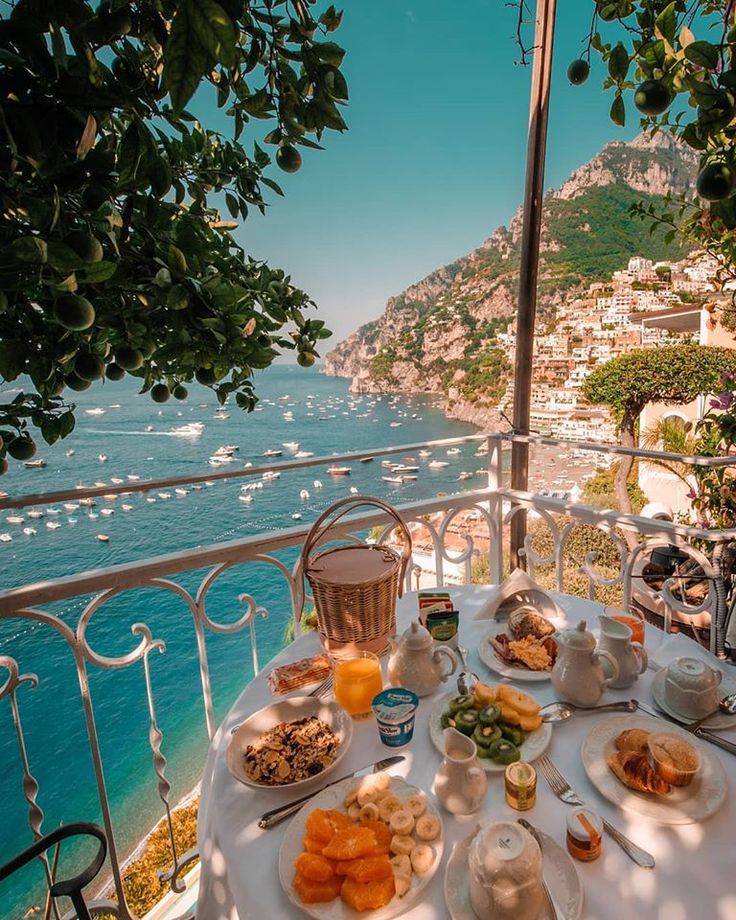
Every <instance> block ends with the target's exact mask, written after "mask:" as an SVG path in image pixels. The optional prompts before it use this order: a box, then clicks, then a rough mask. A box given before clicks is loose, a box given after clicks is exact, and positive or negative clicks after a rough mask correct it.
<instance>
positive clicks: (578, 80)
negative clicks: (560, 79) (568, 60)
mask: <svg viewBox="0 0 736 920" xmlns="http://www.w3.org/2000/svg"><path fill="white" fill-rule="evenodd" d="M589 74H590V64H589V63H588V62H587V61H584V60H583V59H582V58H579V59H578V60H577V61H573V62H572V64H570V66H569V67H568V68H567V79H568V80H569V81H570V82H571V83H572V85H573V86H580V85H581V84H582V83H585V81H586V80H587V79H588V76H589Z"/></svg>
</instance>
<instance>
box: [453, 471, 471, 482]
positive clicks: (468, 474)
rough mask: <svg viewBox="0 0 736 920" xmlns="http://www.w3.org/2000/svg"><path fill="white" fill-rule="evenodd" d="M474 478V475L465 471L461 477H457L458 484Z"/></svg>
mask: <svg viewBox="0 0 736 920" xmlns="http://www.w3.org/2000/svg"><path fill="white" fill-rule="evenodd" d="M472 478H473V474H472V473H467V472H465V471H463V472H462V473H460V475H459V476H458V477H457V479H458V482H462V481H463V480H464V479H472Z"/></svg>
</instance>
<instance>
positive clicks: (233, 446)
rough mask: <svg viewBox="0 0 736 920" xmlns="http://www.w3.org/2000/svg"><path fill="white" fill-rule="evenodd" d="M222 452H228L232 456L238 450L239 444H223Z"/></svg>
mask: <svg viewBox="0 0 736 920" xmlns="http://www.w3.org/2000/svg"><path fill="white" fill-rule="evenodd" d="M223 450H226V451H228V452H229V453H231V454H234V453H235V451H236V450H240V444H225V446H224V447H223Z"/></svg>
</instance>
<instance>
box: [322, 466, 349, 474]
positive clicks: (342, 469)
mask: <svg viewBox="0 0 736 920" xmlns="http://www.w3.org/2000/svg"><path fill="white" fill-rule="evenodd" d="M327 472H328V473H329V474H330V476H349V475H350V473H351V468H350V467H349V466H328V467H327Z"/></svg>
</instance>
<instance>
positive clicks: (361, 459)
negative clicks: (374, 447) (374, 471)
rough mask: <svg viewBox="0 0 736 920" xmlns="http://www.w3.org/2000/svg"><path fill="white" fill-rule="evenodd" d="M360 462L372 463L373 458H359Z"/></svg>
mask: <svg viewBox="0 0 736 920" xmlns="http://www.w3.org/2000/svg"><path fill="white" fill-rule="evenodd" d="M360 462H361V463H373V457H361V458H360Z"/></svg>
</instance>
